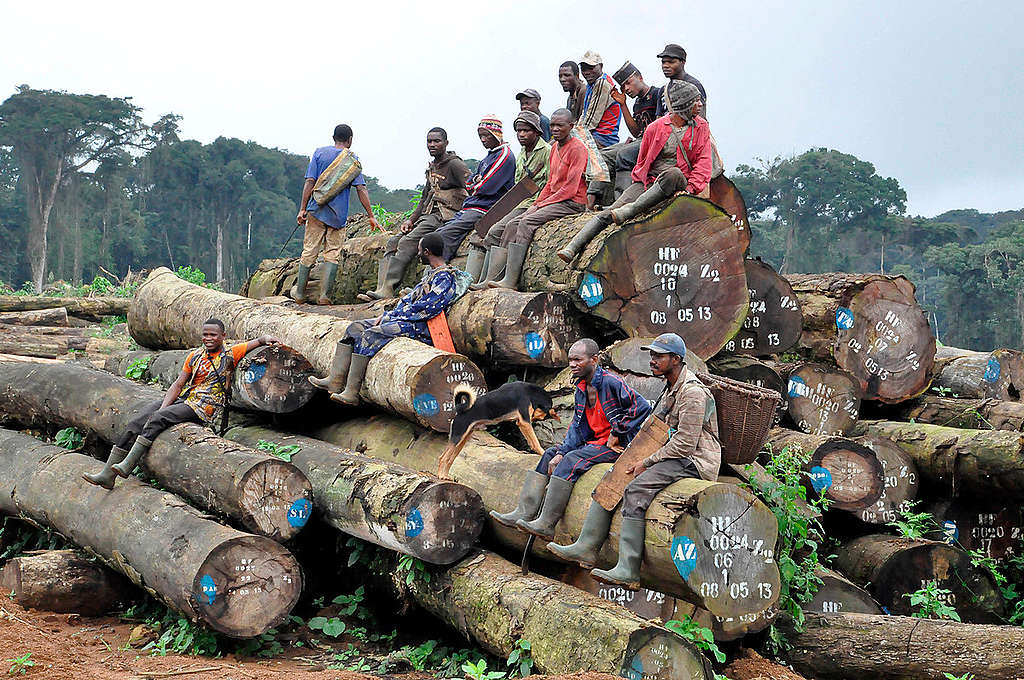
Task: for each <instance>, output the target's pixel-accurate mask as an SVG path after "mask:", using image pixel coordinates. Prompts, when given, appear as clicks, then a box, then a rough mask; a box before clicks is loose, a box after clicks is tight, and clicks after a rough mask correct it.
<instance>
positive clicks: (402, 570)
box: [395, 555, 430, 585]
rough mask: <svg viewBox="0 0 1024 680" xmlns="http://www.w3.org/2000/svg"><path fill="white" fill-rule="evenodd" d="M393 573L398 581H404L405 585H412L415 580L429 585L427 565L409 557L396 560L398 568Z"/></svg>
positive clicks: (404, 556)
mask: <svg viewBox="0 0 1024 680" xmlns="http://www.w3.org/2000/svg"><path fill="white" fill-rule="evenodd" d="M395 573H396V574H397V575H398V578H399V579H402V580H404V581H405V584H406V585H412V582H413V581H415V580H416V579H422V580H423V581H424V582H425V583H430V572H429V571H427V565H425V564H423V562H422V561H421V560H419V559H417V558H415V557H412V556H411V555H402V556H401V557H400V558H399V559H398V567H397V568H396V569H395Z"/></svg>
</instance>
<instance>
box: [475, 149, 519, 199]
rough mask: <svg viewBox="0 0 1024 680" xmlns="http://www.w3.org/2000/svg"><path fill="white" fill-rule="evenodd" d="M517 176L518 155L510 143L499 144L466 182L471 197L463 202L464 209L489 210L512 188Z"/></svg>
mask: <svg viewBox="0 0 1024 680" xmlns="http://www.w3.org/2000/svg"><path fill="white" fill-rule="evenodd" d="M515 177H516V155H515V154H514V153H512V149H511V148H509V145H508V144H505V143H502V144H499V145H498V146H496V147H494V148H493V149H491V151H490V153H488V154H487V155H486V156H484V158H483V160H482V161H480V165H478V166H477V168H476V174H475V175H473V176H472V177H470V178H469V181H468V182H467V183H466V189H467V190H469V198H467V199H466V200H465V201H464V202H463V203H462V209H463V210H476V211H477V212H487V211H488V210H489V209H490V207H491V206H492V205H494V204H495V203H497V202H498V199H499V198H501V197H502V196H504V195H505V192H506V191H508V190H509V189H511V188H512V185H513V184H515Z"/></svg>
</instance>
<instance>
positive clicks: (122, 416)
mask: <svg viewBox="0 0 1024 680" xmlns="http://www.w3.org/2000/svg"><path fill="white" fill-rule="evenodd" d="M0 384H2V387H0V411H2V412H3V413H5V414H6V417H7V418H8V419H10V420H13V421H15V422H19V423H22V424H25V425H39V424H44V423H59V424H61V425H70V426H73V427H78V428H82V429H86V430H90V431H92V432H95V433H96V435H97V436H98V437H100V438H101V439H103V440H104V441H106V442H108V443H114V442H115V441H117V439H118V437H119V436H120V435H121V433H122V432H124V430H125V427H126V426H127V424H128V422H129V421H130V420H131V419H132V418H134V417H135V416H136V415H137V414H138V413H139V411H140V410H141V408H142V407H143V406H145V405H146V404H148V403H150V402H153V401H156V400H159V399H160V398H161V397H162V393H161V392H158V391H157V390H154V389H152V388H150V387H144V386H142V385H136V384H134V383H132V382H130V381H128V380H125V379H123V378H115V377H114V376H112V375H110V374H109V373H106V372H105V371H98V370H94V369H90V368H85V367H82V366H77V365H73V364H17V363H0ZM142 466H143V468H144V470H145V471H146V472H147V473H148V474H149V475H151V476H152V477H153V478H154V479H156V480H157V481H158V482H160V484H162V485H163V486H165V487H167V488H168V489H170V490H171V491H173V492H175V493H178V494H180V495H182V496H184V497H185V498H188V499H189V500H191V501H192V502H194V503H196V504H197V505H199V506H200V507H203V508H205V509H208V510H211V511H213V512H217V513H220V514H223V515H226V516H228V517H230V518H231V519H233V520H235V521H236V522H238V523H239V524H241V525H242V526H244V527H245V528H246V529H248V530H250V531H252V532H254V533H259V534H262V535H264V536H269V537H271V538H274V539H278V540H287V539H289V538H291V537H292V536H294V535H296V534H297V533H298V532H299V531H300V530H301V529H302V527H303V526H304V525H305V523H306V520H307V519H308V518H309V511H310V505H311V498H312V491H311V489H310V484H309V481H308V480H307V479H306V477H305V475H303V474H302V472H300V471H299V470H298V468H296V467H295V466H294V465H292V464H290V463H287V462H285V461H283V460H280V459H278V458H274V457H272V456H269V455H266V454H262V453H257V452H255V451H253V450H252V449H249V448H246V447H242V446H237V445H233V444H229V443H227V442H225V441H224V440H223V439H221V438H220V437H218V436H216V435H214V434H213V433H211V432H210V431H209V430H207V429H206V428H203V427H200V426H199V425H194V424H183V425H177V426H175V427H173V428H171V429H170V430H168V431H166V432H164V433H163V434H161V435H160V436H158V437H157V438H156V440H155V441H154V442H153V446H152V448H150V450H149V452H148V453H147V454H146V455H144V456H143V457H142Z"/></svg>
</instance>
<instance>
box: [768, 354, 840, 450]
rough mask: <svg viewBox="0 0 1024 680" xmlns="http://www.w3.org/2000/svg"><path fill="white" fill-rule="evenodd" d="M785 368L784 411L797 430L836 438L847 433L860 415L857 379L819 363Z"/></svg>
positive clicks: (778, 366)
mask: <svg viewBox="0 0 1024 680" xmlns="http://www.w3.org/2000/svg"><path fill="white" fill-rule="evenodd" d="M776 368H781V366H780V365H776ZM787 369H788V370H785V378H786V401H787V404H788V408H787V413H788V415H789V418H790V420H792V422H793V424H794V425H796V427H797V429H799V430H800V431H802V432H807V433H810V434H825V435H834V436H837V437H843V436H845V435H847V434H849V433H850V431H851V430H852V429H853V426H854V425H856V424H857V420H858V418H859V417H860V381H859V380H857V378H856V377H854V376H853V375H852V374H851V373H848V372H847V371H844V370H842V369H838V368H834V367H832V366H827V365H825V364H819V363H801V364H797V365H795V366H792V367H788V366H787ZM782 372H783V370H780V373H782Z"/></svg>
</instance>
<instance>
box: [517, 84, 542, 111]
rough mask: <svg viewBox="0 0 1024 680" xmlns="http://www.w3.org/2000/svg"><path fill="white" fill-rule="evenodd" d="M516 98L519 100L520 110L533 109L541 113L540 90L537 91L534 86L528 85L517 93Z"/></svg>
mask: <svg viewBox="0 0 1024 680" xmlns="http://www.w3.org/2000/svg"><path fill="white" fill-rule="evenodd" d="M516 99H518V100H519V110H520V111H533V112H534V113H536V114H537V115H540V92H537V90H535V89H533V88H532V87H528V88H526V89H525V90H523V91H522V92H520V93H519V94H517V95H516Z"/></svg>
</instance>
